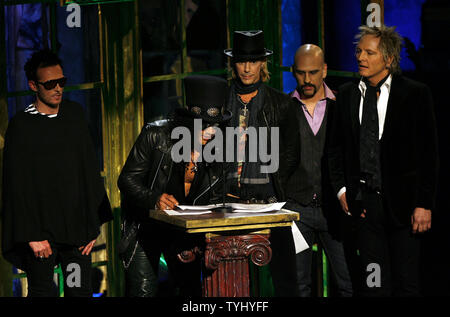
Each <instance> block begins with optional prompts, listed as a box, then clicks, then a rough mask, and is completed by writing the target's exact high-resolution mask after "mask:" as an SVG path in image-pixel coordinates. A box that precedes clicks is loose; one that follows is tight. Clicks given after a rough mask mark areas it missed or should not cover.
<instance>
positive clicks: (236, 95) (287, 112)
mask: <svg viewBox="0 0 450 317" xmlns="http://www.w3.org/2000/svg"><path fill="white" fill-rule="evenodd" d="M233 36H234V37H233V48H232V49H227V50H225V51H224V53H225V54H226V55H227V56H228V57H230V58H231V68H232V71H233V81H232V84H231V89H230V93H229V96H228V103H227V109H230V110H231V112H232V113H233V114H234V116H233V118H232V119H231V120H230V126H231V127H234V128H239V129H241V131H247V130H248V129H249V128H251V127H252V128H256V130H257V131H260V130H258V129H261V128H262V129H266V130H268V133H267V136H268V137H267V144H270V145H271V147H272V149H273V146H274V145H277V146H278V149H279V153H271V154H272V155H274V154H278V156H277V157H276V158H279V162H278V163H279V164H278V167H279V169H278V170H276V171H274V172H267V173H265V172H263V169H262V168H261V167H263V166H264V165H265V164H264V162H262V160H261V159H260V158H258V159H257V161H256V162H254V161H251V160H250V159H249V154H251V153H249V149H250V147H249V135H247V134H245V133H243V134H242V135H241V136H240V137H239V140H238V144H237V149H236V150H237V151H236V153H238V154H237V156H239V153H242V152H244V153H245V156H240V157H241V159H237V160H236V162H235V163H234V167H231V168H230V169H229V172H228V174H227V175H228V176H227V182H228V187H229V188H228V194H229V196H232V197H234V198H236V199H238V200H239V201H242V202H250V203H252V202H253V203H271V202H276V201H280V202H281V201H285V195H284V192H283V188H282V183H283V182H284V180H285V179H286V175H288V174H289V173H291V172H292V171H293V170H294V169H295V167H296V165H297V160H298V157H299V155H298V150H299V147H298V142H297V140H296V139H295V138H293V137H292V136H295V135H297V132H296V131H298V123H297V121H296V117H295V104H294V103H293V101H292V100H291V99H290V98H289V96H287V95H286V94H284V93H282V92H280V91H277V90H275V89H273V88H271V87H269V86H267V85H266V84H265V83H266V82H267V81H268V80H269V78H270V76H269V72H268V68H267V57H268V56H270V55H272V53H273V52H272V51H270V50H268V49H266V48H265V47H264V34H263V31H260V30H258V31H235V32H234V35H233ZM277 132H279V137H278V139H275V140H273V139H272V135H274V133H277ZM259 141H260V138H258V147H260V146H261V145H262V144H261V142H259ZM263 141H265V140H263ZM275 143H276V144H275ZM271 152H272V151H271ZM272 158H273V157H272ZM271 244H272V250H273V256H272V262H271V271H272V272H271V273H272V278H273V284H274V287H275V293H276V295H277V296H293V295H295V262H294V255H295V253H294V245H293V240H292V234H291V231H290V230H286V229H273V230H272V234H271Z"/></svg>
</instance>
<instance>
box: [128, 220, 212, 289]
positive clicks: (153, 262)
mask: <svg viewBox="0 0 450 317" xmlns="http://www.w3.org/2000/svg"><path fill="white" fill-rule="evenodd" d="M200 237H201V240H202V241H203V239H204V238H203V236H200ZM200 244H201V242H199V240H198V239H195V237H194V236H193V235H189V234H185V233H183V232H180V231H178V230H175V229H174V228H172V227H171V226H169V225H164V224H160V225H153V226H147V227H146V226H141V229H140V231H139V234H138V237H137V243H136V240H134V241H133V242H132V243H131V244H130V245H129V247H128V250H127V251H126V254H125V256H124V258H123V263H124V266H125V280H126V296H127V297H155V296H158V297H165V296H201V291H202V284H201V261H200V258H201V257H200V256H197V258H196V260H194V261H193V262H191V263H182V262H181V261H180V260H179V259H178V257H177V254H178V253H180V252H181V251H184V250H190V249H192V248H193V247H194V246H198V245H200ZM161 253H162V254H163V255H164V259H165V261H166V263H167V269H168V276H167V280H165V281H163V280H162V279H161V276H159V272H160V271H161V268H160V266H159V259H160V256H161Z"/></svg>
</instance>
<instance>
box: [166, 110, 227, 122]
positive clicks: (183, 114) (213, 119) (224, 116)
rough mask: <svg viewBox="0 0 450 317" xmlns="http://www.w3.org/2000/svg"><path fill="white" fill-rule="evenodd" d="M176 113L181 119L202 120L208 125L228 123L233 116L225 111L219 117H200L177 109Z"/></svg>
mask: <svg viewBox="0 0 450 317" xmlns="http://www.w3.org/2000/svg"><path fill="white" fill-rule="evenodd" d="M175 113H176V114H177V115H179V116H181V117H184V118H186V119H202V120H203V121H205V122H208V123H222V122H226V121H228V120H230V119H231V117H232V116H233V114H232V113H231V111H229V110H225V111H224V113H223V114H221V115H219V116H217V117H210V116H207V115H198V114H196V113H194V112H192V111H189V110H188V109H186V108H176V109H175Z"/></svg>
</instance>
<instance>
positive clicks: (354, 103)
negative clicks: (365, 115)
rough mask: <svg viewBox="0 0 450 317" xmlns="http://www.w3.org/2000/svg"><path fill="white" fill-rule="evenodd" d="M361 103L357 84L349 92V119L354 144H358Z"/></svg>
mask: <svg viewBox="0 0 450 317" xmlns="http://www.w3.org/2000/svg"><path fill="white" fill-rule="evenodd" d="M360 101H361V92H360V91H359V88H358V84H355V85H352V88H351V90H350V117H351V121H352V131H353V138H354V141H355V144H359V127H360V123H359V103H360Z"/></svg>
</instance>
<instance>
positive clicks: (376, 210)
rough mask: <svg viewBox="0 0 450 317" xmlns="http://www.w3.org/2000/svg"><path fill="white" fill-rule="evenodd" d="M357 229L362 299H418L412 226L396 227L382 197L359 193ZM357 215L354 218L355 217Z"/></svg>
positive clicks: (417, 254) (416, 249) (417, 243)
mask: <svg viewBox="0 0 450 317" xmlns="http://www.w3.org/2000/svg"><path fill="white" fill-rule="evenodd" d="M362 208H365V209H366V211H367V212H366V217H365V218H362V217H360V212H359V211H358V212H356V211H353V210H352V211H351V212H352V213H353V215H354V216H355V217H358V220H357V225H356V236H357V246H358V249H359V252H360V258H361V268H360V269H361V277H362V279H361V281H362V285H361V296H383V297H387V296H420V283H419V280H420V275H419V258H420V238H419V236H417V235H416V234H413V233H412V232H411V225H403V226H402V225H399V224H398V223H396V221H395V219H394V218H393V216H392V215H390V214H388V213H386V210H385V208H384V206H383V199H382V196H381V195H380V194H378V193H375V192H371V191H363V192H362ZM356 213H357V214H356Z"/></svg>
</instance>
